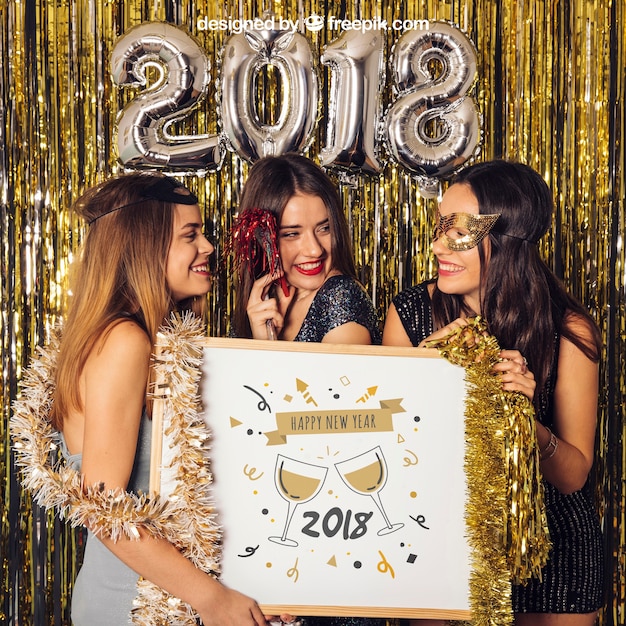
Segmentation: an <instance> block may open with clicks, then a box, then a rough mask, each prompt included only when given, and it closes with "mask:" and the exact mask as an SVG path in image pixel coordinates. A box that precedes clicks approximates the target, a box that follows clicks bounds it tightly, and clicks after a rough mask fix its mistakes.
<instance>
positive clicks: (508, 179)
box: [432, 160, 602, 398]
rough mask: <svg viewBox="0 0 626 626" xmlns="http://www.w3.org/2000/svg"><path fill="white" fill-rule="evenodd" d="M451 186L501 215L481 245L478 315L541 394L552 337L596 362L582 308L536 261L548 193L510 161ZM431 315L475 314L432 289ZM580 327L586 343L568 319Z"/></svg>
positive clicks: (482, 166) (595, 335)
mask: <svg viewBox="0 0 626 626" xmlns="http://www.w3.org/2000/svg"><path fill="white" fill-rule="evenodd" d="M453 182H454V183H459V184H463V185H468V186H469V187H470V188H471V190H472V192H473V193H474V195H475V196H476V199H477V200H478V206H479V213H480V214H483V215H487V214H493V213H500V217H499V218H498V221H497V222H496V224H495V226H494V228H493V230H492V231H491V232H490V233H489V242H490V250H489V258H487V256H486V253H485V243H486V241H487V240H485V242H483V243H482V244H481V245H480V246H479V255H480V261H481V279H480V308H481V310H480V314H481V316H482V317H483V318H484V319H485V321H486V322H487V324H488V326H489V331H490V332H491V333H492V334H493V335H494V336H495V337H496V338H497V339H498V342H499V344H500V346H501V347H502V348H503V349H517V350H519V351H520V352H521V353H522V354H523V355H524V356H525V357H526V359H527V360H528V364H529V367H530V369H531V370H532V371H533V372H534V374H535V377H536V380H537V392H538V393H537V394H536V395H535V397H536V398H537V397H539V393H540V392H541V390H542V389H543V387H544V385H545V383H546V380H547V377H548V373H549V371H550V366H551V363H552V359H553V356H554V350H555V341H556V337H557V335H560V336H563V337H565V338H567V339H568V340H569V341H571V342H572V343H573V344H574V345H576V346H577V347H578V348H579V349H580V350H581V351H582V352H583V353H584V354H585V355H586V356H587V357H588V358H589V359H591V360H593V361H595V362H597V361H598V360H599V358H600V351H601V348H602V341H601V336H600V332H599V330H598V328H597V326H596V324H595V322H594V321H593V319H592V318H591V316H590V315H589V314H588V312H587V310H586V309H585V308H584V307H583V305H582V304H581V303H580V302H578V301H577V300H576V299H575V298H573V297H572V296H571V295H569V294H568V293H567V291H566V290H565V288H564V286H563V284H562V283H561V281H560V280H559V279H558V278H557V277H556V276H555V274H554V273H553V272H552V271H551V270H550V269H549V268H548V266H547V265H546V264H545V263H544V262H543V260H542V259H541V257H540V255H539V248H538V246H537V242H538V241H539V239H540V238H541V237H542V236H543V235H544V234H545V233H546V231H547V230H548V228H549V227H550V223H551V220H552V213H553V198H552V193H551V192H550V189H549V187H548V185H547V184H546V182H545V181H544V180H543V178H542V177H541V176H540V175H539V174H538V173H537V172H535V171H534V170H533V169H532V168H530V167H528V166H527V165H523V164H521V163H515V162H510V161H503V160H502V161H489V162H485V163H479V164H476V165H473V166H471V167H468V168H467V169H465V170H462V171H461V172H460V173H459V175H458V176H457V177H456V179H455V180H454V181H453ZM432 301H433V316H434V320H435V325H436V326H437V327H442V326H445V325H446V324H447V323H449V322H451V321H452V320H454V319H456V318H458V317H459V316H460V315H461V314H464V315H466V316H467V315H474V314H476V313H478V311H470V310H468V308H467V305H466V304H465V302H464V301H463V298H462V296H458V295H454V294H445V293H443V292H441V291H440V290H439V289H438V288H437V286H436V284H435V289H434V293H433V298H432ZM573 319H576V320H578V321H582V322H583V323H585V324H586V325H587V326H588V328H589V331H590V334H591V337H592V340H591V342H590V341H588V340H585V339H584V338H582V337H580V335H578V334H577V333H576V332H575V330H574V329H572V326H571V325H570V324H568V323H567V322H568V321H572V320H573Z"/></svg>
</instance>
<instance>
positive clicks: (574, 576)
mask: <svg viewBox="0 0 626 626" xmlns="http://www.w3.org/2000/svg"><path fill="white" fill-rule="evenodd" d="M393 304H394V306H395V308H396V310H397V312H398V316H399V317H400V320H401V322H402V324H403V326H404V329H405V330H406V332H407V334H408V336H409V339H410V340H411V343H412V344H413V345H414V346H417V345H418V344H419V343H420V341H422V340H423V339H425V338H426V337H428V336H429V335H431V334H432V332H433V319H432V309H431V301H430V296H429V294H428V289H427V283H422V284H420V285H416V286H414V287H409V288H408V289H406V290H404V291H402V292H401V293H400V294H398V295H397V296H396V297H395V298H394V300H393ZM557 339H558V337H557ZM555 345H556V346H557V349H556V350H555V355H554V359H553V364H552V368H551V371H550V376H549V378H548V381H547V383H546V386H545V390H544V392H543V393H542V396H541V398H540V405H541V406H540V410H539V411H538V415H537V418H538V419H539V421H540V422H541V423H542V424H544V425H545V426H548V427H549V428H553V425H554V410H553V409H554V407H553V395H554V386H555V384H556V364H557V362H558V345H559V342H558V340H557V341H556V342H555ZM544 488H545V504H546V514H547V519H548V528H549V530H550V539H551V541H552V544H553V547H552V550H551V552H550V558H549V561H548V563H547V564H546V566H545V567H544V568H543V570H542V580H541V581H540V580H539V579H532V580H531V581H530V582H529V583H528V584H527V585H525V586H521V585H520V586H514V587H513V594H512V595H513V610H514V611H515V612H518V613H591V612H593V611H596V610H597V609H599V608H600V607H601V606H602V604H603V597H602V595H603V580H602V574H603V555H602V537H601V531H600V524H599V520H598V516H597V514H596V511H595V508H594V506H593V502H592V500H591V497H590V494H589V493H588V489H582V490H580V491H577V492H576V493H573V494H569V495H565V494H562V493H560V492H559V491H558V490H557V489H556V488H555V487H554V486H552V485H551V484H549V483H547V482H545V481H544Z"/></svg>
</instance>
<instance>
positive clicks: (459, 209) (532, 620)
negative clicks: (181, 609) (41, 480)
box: [383, 161, 603, 626]
mask: <svg viewBox="0 0 626 626" xmlns="http://www.w3.org/2000/svg"><path fill="white" fill-rule="evenodd" d="M552 209H553V199H552V195H551V193H550V190H549V188H548V186H547V185H546V183H545V182H544V180H543V179H542V178H541V176H540V175H539V174H537V173H536V172H535V171H533V170H532V169H531V168H529V167H528V166H526V165H522V164H520V163H512V162H507V161H492V162H487V163H481V164H477V165H474V166H472V167H469V168H467V169H466V170H463V171H462V172H461V173H460V174H459V175H458V176H457V178H456V180H455V181H454V184H452V185H451V186H450V187H449V188H448V190H447V191H446V192H445V194H444V196H443V199H442V201H441V204H440V207H439V214H438V216H437V226H436V233H435V239H434V241H433V252H434V254H435V256H436V257H437V263H438V273H437V278H436V279H434V280H431V281H427V282H425V283H422V284H420V285H417V286H414V287H410V288H409V289H406V290H405V291H403V292H401V293H400V294H398V295H397V296H396V297H395V298H394V300H393V303H392V305H391V307H390V309H389V312H388V316H387V320H386V323H385V328H384V333H383V343H384V344H386V345H407V346H410V345H413V346H421V347H423V346H424V345H425V343H426V342H428V341H429V340H431V339H438V338H442V337H444V336H446V335H447V334H449V333H450V332H451V331H452V330H453V329H454V328H457V327H459V326H462V325H465V324H466V323H467V319H468V318H470V317H472V316H475V315H480V316H482V317H483V318H484V319H485V321H486V322H487V324H488V328H489V332H490V333H491V334H492V335H493V336H495V337H496V339H497V340H498V342H499V344H500V346H503V347H504V348H506V349H504V350H503V351H502V353H501V362H500V363H498V364H497V365H496V366H495V367H494V370H495V372H494V373H495V374H497V375H499V376H500V377H501V380H502V387H503V389H505V390H507V391H519V392H521V393H523V394H525V395H526V396H527V397H528V398H530V399H531V401H532V402H533V405H534V407H535V414H536V428H537V440H538V446H539V450H540V459H541V471H542V474H543V479H544V488H545V503H546V513H547V520H548V527H549V531H550V538H551V542H552V549H551V552H550V555H549V560H548V563H547V564H546V566H545V567H544V568H543V570H542V573H541V574H542V575H541V578H533V579H531V580H530V581H529V582H528V583H527V584H526V585H524V586H521V585H520V586H514V587H513V610H514V613H515V623H516V625H517V626H526V625H528V626H530V625H532V626H541V625H543V624H545V625H547V624H563V625H572V626H591V625H593V624H594V623H595V621H596V616H597V612H598V609H599V608H600V607H601V605H602V600H603V598H602V595H603V591H602V589H603V587H602V560H603V556H602V543H601V533H600V526H599V520H598V516H597V514H596V512H595V510H594V505H593V501H592V496H591V494H590V493H589V490H588V486H587V478H588V475H589V472H590V470H591V466H592V464H593V460H594V443H595V429H596V420H597V402H598V361H599V359H600V351H601V339H600V333H599V331H598V328H597V326H596V324H595V323H594V321H593V320H592V318H591V317H590V315H589V314H588V313H587V311H586V310H585V308H584V307H583V306H582V305H581V304H580V303H579V302H578V301H577V300H575V299H574V298H572V297H571V296H570V295H569V294H568V293H567V292H566V291H565V289H564V287H563V285H562V284H561V282H560V281H559V280H558V279H557V278H556V276H555V275H554V274H553V273H552V272H551V271H550V269H549V268H548V267H547V266H546V264H545V263H544V262H543V261H542V259H541V257H540V254H539V249H538V246H537V243H538V241H539V239H540V238H541V237H542V236H543V235H544V234H545V232H546V231H547V229H548V227H549V225H550V222H551V218H552Z"/></svg>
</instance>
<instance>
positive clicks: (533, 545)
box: [428, 318, 550, 626]
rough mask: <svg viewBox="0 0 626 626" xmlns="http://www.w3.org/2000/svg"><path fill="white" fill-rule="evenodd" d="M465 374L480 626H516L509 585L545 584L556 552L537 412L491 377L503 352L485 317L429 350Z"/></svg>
mask: <svg viewBox="0 0 626 626" xmlns="http://www.w3.org/2000/svg"><path fill="white" fill-rule="evenodd" d="M428 346H429V347H434V348H437V349H438V350H439V352H440V353H441V355H442V356H444V357H445V358H446V359H448V360H449V361H451V362H452V363H455V364H457V365H461V366H462V367H464V368H465V379H466V382H467V401H466V406H465V437H466V447H465V475H466V480H467V489H468V498H467V507H466V512H465V520H466V529H467V537H468V542H469V547H470V553H471V559H472V568H471V575H470V608H471V611H472V618H473V619H472V624H474V625H475V626H505V625H507V624H512V623H513V613H512V607H511V584H512V583H515V584H524V582H526V581H528V579H529V578H530V577H540V576H541V568H542V567H543V566H544V565H545V564H546V562H547V559H548V552H549V550H550V539H549V535H548V527H547V520H546V515H545V509H544V493H543V485H542V482H541V472H540V468H539V451H538V447H537V437H536V430H535V412H534V409H533V406H532V403H531V402H530V400H529V399H528V398H527V397H526V396H524V395H523V394H521V393H518V392H507V391H503V390H502V383H501V382H500V379H499V377H498V376H496V375H494V373H493V372H492V367H493V365H495V363H497V362H498V361H499V359H500V350H501V349H500V346H499V345H498V343H497V340H496V339H495V338H494V337H493V336H491V335H489V334H488V332H487V328H486V325H485V323H484V321H483V320H481V319H480V318H473V319H471V320H469V322H468V325H467V326H464V327H461V328H458V329H456V330H455V331H453V332H452V333H451V334H450V335H448V336H447V337H445V338H444V339H442V340H440V341H432V342H430V343H429V344H428Z"/></svg>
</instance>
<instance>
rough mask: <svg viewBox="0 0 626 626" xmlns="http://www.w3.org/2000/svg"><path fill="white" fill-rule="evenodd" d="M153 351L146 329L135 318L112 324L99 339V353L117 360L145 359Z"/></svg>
mask: <svg viewBox="0 0 626 626" xmlns="http://www.w3.org/2000/svg"><path fill="white" fill-rule="evenodd" d="M151 352H152V344H151V342H150V338H149V337H148V335H147V333H146V331H145V330H144V329H143V328H142V327H141V326H140V325H139V324H137V322H135V321H133V320H122V321H118V322H114V323H113V324H111V325H110V326H109V327H108V328H107V329H106V330H105V331H104V332H103V333H102V336H101V337H100V339H99V341H98V354H99V355H102V356H107V355H108V356H111V357H114V358H115V360H117V359H120V360H125V361H126V360H130V361H134V360H135V359H140V360H145V359H146V358H147V357H149V355H150V354H151Z"/></svg>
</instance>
